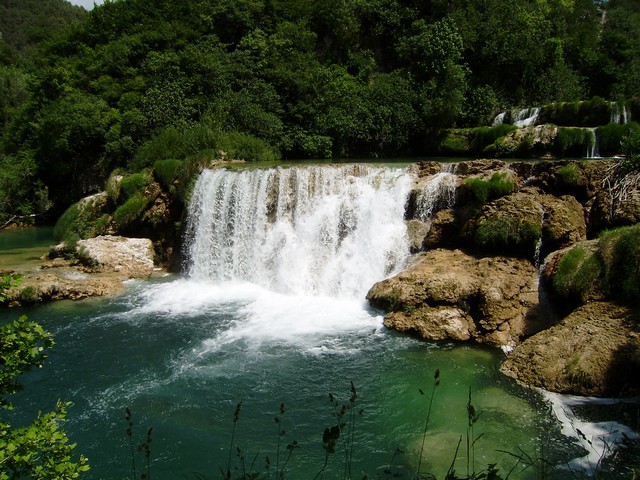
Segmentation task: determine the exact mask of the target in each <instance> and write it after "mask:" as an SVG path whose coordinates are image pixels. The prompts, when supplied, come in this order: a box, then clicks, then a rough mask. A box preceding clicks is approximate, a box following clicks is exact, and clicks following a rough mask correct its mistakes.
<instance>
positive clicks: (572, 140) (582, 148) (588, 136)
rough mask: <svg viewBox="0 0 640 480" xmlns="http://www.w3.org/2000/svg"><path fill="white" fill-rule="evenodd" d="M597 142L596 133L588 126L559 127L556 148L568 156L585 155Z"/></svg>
mask: <svg viewBox="0 0 640 480" xmlns="http://www.w3.org/2000/svg"><path fill="white" fill-rule="evenodd" d="M594 142H595V133H594V131H593V130H591V129H588V128H571V127H558V135H557V136H556V148H557V149H558V150H559V151H560V152H561V153H562V154H563V155H566V156H572V157H584V156H586V153H587V151H588V150H589V148H590V147H591V146H592V145H593V144H594Z"/></svg>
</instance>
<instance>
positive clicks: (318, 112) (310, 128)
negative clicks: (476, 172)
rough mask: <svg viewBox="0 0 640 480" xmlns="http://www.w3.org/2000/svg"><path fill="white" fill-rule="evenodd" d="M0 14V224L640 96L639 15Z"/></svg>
mask: <svg viewBox="0 0 640 480" xmlns="http://www.w3.org/2000/svg"><path fill="white" fill-rule="evenodd" d="M0 8H1V9H2V15H0V19H2V20H1V21H2V25H0V28H1V29H2V39H1V40H2V43H1V44H0V46H1V55H0V62H1V63H2V65H1V66H0V128H1V130H0V132H1V156H0V167H1V168H0V213H1V218H0V221H2V220H4V221H6V220H7V219H8V218H11V217H12V216H14V215H29V214H36V213H41V212H49V218H51V219H54V218H55V217H56V216H57V215H59V214H60V213H61V212H62V211H63V210H64V209H65V208H66V207H68V206H69V205H70V204H71V203H72V202H74V201H76V200H78V198H80V197H81V196H82V195H84V194H87V193H89V192H92V191H96V190H99V189H102V188H104V184H105V181H106V179H107V177H108V175H109V174H110V173H111V172H112V171H113V170H114V169H123V170H127V171H130V172H131V171H140V170H143V169H144V168H147V167H150V166H152V165H153V163H154V162H155V161H157V160H162V159H183V158H185V157H186V156H189V155H194V154H196V153H198V152H200V151H204V150H212V151H216V152H220V151H221V150H223V151H224V152H227V154H228V155H231V156H236V157H241V158H245V159H249V160H251V159H257V158H278V157H284V158H330V157H333V158H337V157H367V156H369V157H370V156H397V155H416V156H419V155H428V154H430V153H432V152H431V151H430V150H429V145H430V142H431V140H432V139H433V138H434V136H436V135H437V134H438V132H440V131H441V130H442V129H446V128H450V127H469V126H478V125H488V124H490V122H491V119H492V118H493V116H495V114H496V113H498V112H500V111H502V110H505V109H507V108H510V107H517V106H532V105H541V104H549V103H552V102H569V101H576V100H587V99H591V98H593V97H601V98H604V99H607V101H625V100H629V99H632V98H634V97H636V96H638V95H640V3H638V2H637V1H636V0H609V1H595V2H594V1H592V0H525V1H523V0H455V1H442V0H431V1H415V0H327V1H323V2H310V1H305V0H191V1H175V0H111V1H109V0H107V1H106V2H105V4H104V5H101V6H97V7H96V8H94V9H93V10H92V11H90V12H85V11H84V10H83V9H79V8H78V7H73V6H71V5H70V4H68V3H67V2H64V1H63V0H47V1H44V0H39V1H36V0H33V1H25V0H20V1H15V0H14V1H11V0H3V1H2V2H1V6H0ZM36 46H37V48H36ZM3 223H4V222H3Z"/></svg>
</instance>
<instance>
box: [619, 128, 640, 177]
mask: <svg viewBox="0 0 640 480" xmlns="http://www.w3.org/2000/svg"><path fill="white" fill-rule="evenodd" d="M621 147H622V151H623V152H624V155H625V157H624V159H623V160H622V161H621V165H622V169H623V170H624V171H625V172H638V171H640V129H633V130H632V131H630V132H629V133H628V134H627V135H626V136H625V137H623V139H622V141H621Z"/></svg>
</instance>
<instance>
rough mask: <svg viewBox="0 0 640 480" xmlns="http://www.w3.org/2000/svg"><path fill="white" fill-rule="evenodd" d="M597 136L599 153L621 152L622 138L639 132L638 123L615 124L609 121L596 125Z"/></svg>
mask: <svg viewBox="0 0 640 480" xmlns="http://www.w3.org/2000/svg"><path fill="white" fill-rule="evenodd" d="M597 132H598V138H599V143H600V155H603V156H614V155H619V154H621V153H623V143H624V139H625V138H626V137H628V136H630V135H634V134H639V133H640V125H639V124H638V123H636V122H629V123H625V124H624V125H617V124H615V123H610V124H609V125H603V126H602V127H598V130H597Z"/></svg>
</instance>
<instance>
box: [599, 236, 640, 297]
mask: <svg viewBox="0 0 640 480" xmlns="http://www.w3.org/2000/svg"><path fill="white" fill-rule="evenodd" d="M598 246H599V251H600V255H601V256H602V259H603V262H604V267H605V272H604V281H605V284H606V288H607V292H608V294H609V295H610V296H611V297H613V298H620V299H621V300H622V301H623V302H625V303H628V304H633V305H637V304H638V303H640V224H636V225H633V226H630V227H621V228H617V229H615V230H610V231H607V232H604V233H603V234H602V235H601V236H600V238H599V240H598Z"/></svg>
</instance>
